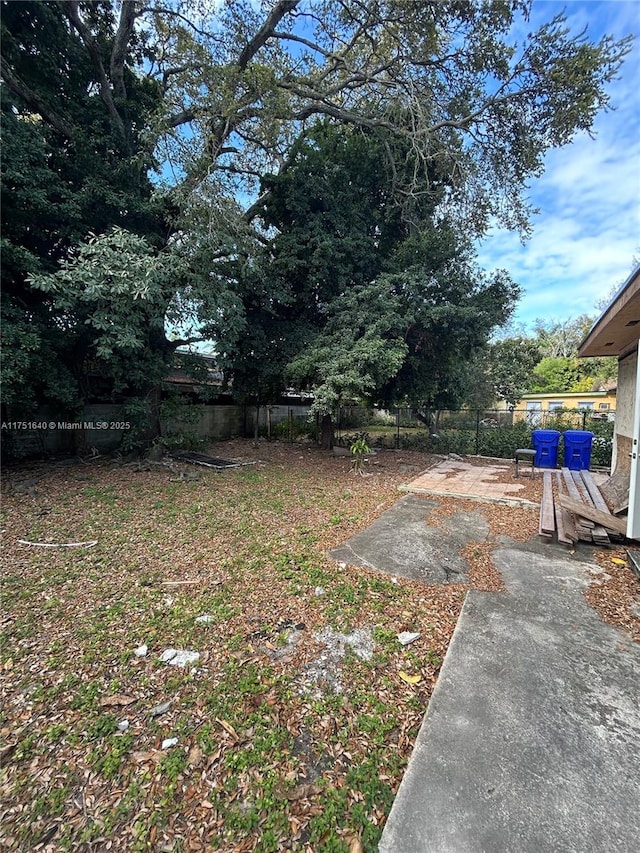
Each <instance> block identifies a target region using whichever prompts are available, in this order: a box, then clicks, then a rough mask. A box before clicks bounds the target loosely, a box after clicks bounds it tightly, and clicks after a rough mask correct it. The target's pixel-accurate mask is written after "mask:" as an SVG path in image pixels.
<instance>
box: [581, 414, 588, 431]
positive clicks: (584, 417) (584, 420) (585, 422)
mask: <svg viewBox="0 0 640 853" xmlns="http://www.w3.org/2000/svg"><path fill="white" fill-rule="evenodd" d="M586 428H587V410H586V409H585V410H584V412H583V413H582V429H586Z"/></svg>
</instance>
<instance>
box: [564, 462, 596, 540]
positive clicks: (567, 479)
mask: <svg viewBox="0 0 640 853" xmlns="http://www.w3.org/2000/svg"><path fill="white" fill-rule="evenodd" d="M562 477H563V479H564V483H565V486H566V487H567V492H568V493H569V497H571V498H573V500H574V501H579V502H580V503H582V494H581V493H580V489H579V488H578V486H577V485H576V481H575V479H574V477H573V471H570V470H569V469H568V468H563V469H562ZM576 522H577V524H578V525H580V526H581V527H593V526H594V522H593V521H591V520H590V519H587V518H582V519H576Z"/></svg>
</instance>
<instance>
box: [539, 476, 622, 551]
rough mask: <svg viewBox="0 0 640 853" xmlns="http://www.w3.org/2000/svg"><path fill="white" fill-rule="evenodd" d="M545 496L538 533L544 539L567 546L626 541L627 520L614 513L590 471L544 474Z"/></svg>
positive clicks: (543, 496)
mask: <svg viewBox="0 0 640 853" xmlns="http://www.w3.org/2000/svg"><path fill="white" fill-rule="evenodd" d="M543 484H544V485H543V495H542V503H541V507H540V523H539V529H538V532H539V534H540V536H541V537H542V538H543V539H546V540H551V539H552V538H553V537H554V535H555V536H557V540H558V542H560V543H561V544H563V545H570V546H573V545H575V544H576V542H578V541H580V542H594V543H596V544H598V545H608V544H609V543H610V542H619V541H621V540H622V539H623V538H624V533H625V531H626V528H627V520H626V518H622V517H618V516H616V515H614V514H613V513H611V512H610V510H609V507H608V506H607V503H606V501H605V499H604V497H603V496H602V494H601V492H600V490H599V488H598V486H597V485H596V483H595V482H594V479H593V477H592V475H591V473H590V472H589V471H570V470H569V469H568V468H563V469H562V470H561V471H556V472H555V483H554V478H553V475H552V472H551V471H545V472H544V473H543Z"/></svg>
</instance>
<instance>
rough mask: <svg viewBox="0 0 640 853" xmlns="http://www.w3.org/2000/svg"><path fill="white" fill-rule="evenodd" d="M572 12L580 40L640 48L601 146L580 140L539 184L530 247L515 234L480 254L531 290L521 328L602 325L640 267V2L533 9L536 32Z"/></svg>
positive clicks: (552, 161)
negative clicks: (601, 317) (589, 320)
mask: <svg viewBox="0 0 640 853" xmlns="http://www.w3.org/2000/svg"><path fill="white" fill-rule="evenodd" d="M563 10H564V11H565V14H566V16H567V19H568V23H569V25H570V26H571V29H572V31H576V32H579V31H580V30H582V28H583V27H584V26H585V25H588V33H587V34H588V36H589V38H590V40H591V41H597V40H598V39H599V38H600V37H601V36H602V35H603V34H604V33H610V34H611V35H613V36H615V37H616V38H621V37H623V36H626V35H628V34H629V33H633V34H635V35H636V41H635V42H634V46H633V49H632V52H631V53H630V54H629V55H628V56H627V59H626V61H625V64H624V66H623V68H622V71H621V73H620V79H618V80H616V81H614V82H613V83H612V84H611V85H610V88H609V93H610V95H611V106H612V107H614V108H615V109H614V110H610V111H608V112H606V113H601V114H600V115H599V116H598V117H597V119H596V122H595V132H596V134H597V136H596V139H595V140H593V139H591V138H590V137H589V136H588V135H586V134H581V135H579V136H577V137H576V138H575V140H574V142H573V143H572V144H571V145H568V146H566V147H564V148H561V149H557V150H554V151H552V152H550V153H549V154H548V155H547V158H546V161H545V173H544V175H543V176H542V177H541V178H539V179H538V180H536V181H534V182H533V183H532V184H531V188H530V192H529V198H530V200H531V202H532V203H533V204H534V206H535V207H537V208H539V211H540V212H539V214H538V215H537V216H535V217H534V219H533V223H532V224H533V235H532V237H531V238H530V239H529V240H528V241H527V242H526V243H525V244H524V245H522V244H521V243H520V241H519V238H518V236H517V235H516V234H513V233H509V232H506V231H502V230H493V231H492V232H490V234H489V235H488V236H487V238H486V239H485V240H484V241H483V242H482V244H481V245H480V246H479V261H480V264H481V266H482V267H484V268H485V269H487V270H490V269H495V268H503V269H507V270H508V271H509V273H510V274H511V277H512V278H513V279H514V280H515V281H517V282H518V283H519V284H520V285H521V286H522V287H523V288H524V290H525V294H524V296H523V297H522V300H521V302H520V304H519V307H518V310H517V313H516V316H515V321H516V323H524V324H527V325H530V324H531V323H532V321H533V320H535V319H536V318H537V317H545V318H555V319H558V320H564V319H567V318H569V317H576V316H577V315H579V314H591V315H596V314H597V313H599V312H598V311H597V309H596V308H595V307H594V303H595V302H596V301H597V300H601V299H603V298H604V297H606V296H607V295H608V294H609V292H610V291H611V289H612V288H613V287H614V286H619V285H620V284H622V283H623V282H624V281H625V280H626V278H627V277H628V275H629V273H630V272H631V268H632V265H633V259H634V257H635V258H636V259H637V260H640V3H638V2H637V0H567V2H556V0H535V2H534V5H533V11H532V18H531V22H530V24H531V26H530V27H529V29H530V30H534V29H536V28H537V26H538V25H539V24H541V23H543V22H544V21H547V20H550V19H551V18H552V17H553V16H554V15H555V14H557V13H558V12H562V11H563Z"/></svg>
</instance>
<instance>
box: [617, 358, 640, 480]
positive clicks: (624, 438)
mask: <svg viewBox="0 0 640 853" xmlns="http://www.w3.org/2000/svg"><path fill="white" fill-rule="evenodd" d="M637 369H638V353H637V352H632V353H631V354H630V355H628V356H626V358H623V359H621V360H620V361H619V362H618V405H617V409H616V426H615V432H614V440H613V455H612V458H611V473H612V474H613V473H620V472H623V471H624V472H629V471H630V469H631V456H630V454H631V443H632V436H633V427H634V423H633V418H634V412H635V401H636V371H637Z"/></svg>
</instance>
